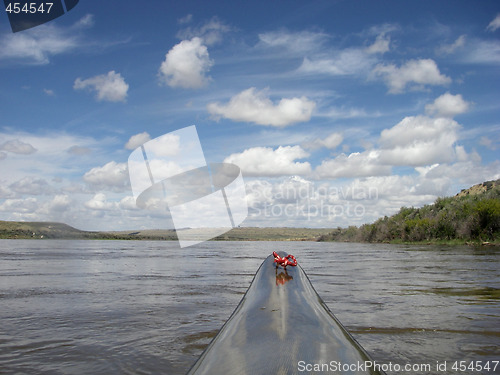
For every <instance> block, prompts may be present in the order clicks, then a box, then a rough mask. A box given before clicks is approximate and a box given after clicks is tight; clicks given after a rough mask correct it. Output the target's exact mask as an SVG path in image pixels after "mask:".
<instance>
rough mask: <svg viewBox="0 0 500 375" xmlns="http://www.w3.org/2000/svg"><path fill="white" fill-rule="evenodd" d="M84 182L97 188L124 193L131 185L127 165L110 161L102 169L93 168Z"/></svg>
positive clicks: (86, 175)
mask: <svg viewBox="0 0 500 375" xmlns="http://www.w3.org/2000/svg"><path fill="white" fill-rule="evenodd" d="M83 180H84V181H85V182H87V183H88V184H90V185H92V186H95V187H96V188H102V189H109V190H113V191H115V190H117V191H123V190H125V189H126V188H127V187H128V185H129V178H128V170H127V163H116V162H115V161H110V162H109V163H107V164H105V165H104V166H102V167H95V168H92V169H91V170H90V171H88V172H87V173H85V175H84V176H83Z"/></svg>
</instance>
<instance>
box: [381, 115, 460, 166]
mask: <svg viewBox="0 0 500 375" xmlns="http://www.w3.org/2000/svg"><path fill="white" fill-rule="evenodd" d="M459 128H460V125H459V124H458V123H457V122H455V121H454V120H451V119H448V118H435V119H433V118H429V117H426V116H415V117H413V116H411V117H405V118H404V119H403V120H402V121H401V122H399V123H398V124H397V125H395V126H393V127H392V128H390V129H385V130H383V131H382V133H381V135H380V139H379V144H380V146H381V154H380V161H381V162H382V163H384V164H387V165H394V166H395V165H406V166H422V165H431V164H435V163H446V162H452V161H455V160H456V158H457V155H456V152H455V148H454V144H455V142H456V141H457V139H458V135H457V131H458V129H459Z"/></svg>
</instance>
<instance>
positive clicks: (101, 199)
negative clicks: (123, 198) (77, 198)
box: [85, 193, 117, 211]
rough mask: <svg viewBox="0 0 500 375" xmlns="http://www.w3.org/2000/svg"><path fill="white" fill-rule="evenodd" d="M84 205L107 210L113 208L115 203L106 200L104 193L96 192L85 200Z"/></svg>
mask: <svg viewBox="0 0 500 375" xmlns="http://www.w3.org/2000/svg"><path fill="white" fill-rule="evenodd" d="M85 207H87V208H90V209H91V210H99V211H100V210H103V211H109V210H113V209H115V208H116V207H117V204H116V203H114V202H107V201H106V195H105V194H103V193H97V194H96V195H94V196H93V197H92V199H90V200H88V201H87V202H85Z"/></svg>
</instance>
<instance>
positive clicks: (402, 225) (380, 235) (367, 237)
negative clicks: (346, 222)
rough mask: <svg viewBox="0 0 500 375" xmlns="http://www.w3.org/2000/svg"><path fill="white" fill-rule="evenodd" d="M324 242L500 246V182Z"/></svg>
mask: <svg viewBox="0 0 500 375" xmlns="http://www.w3.org/2000/svg"><path fill="white" fill-rule="evenodd" d="M320 241H347V242H389V243H435V244H444V243H447V244H500V180H497V181H488V182H484V183H482V184H479V185H475V186H473V187H471V188H470V189H467V190H463V191H462V192H460V193H459V194H457V195H456V196H454V197H447V198H438V199H437V200H436V202H435V203H434V204H431V205H426V206H423V207H421V208H415V207H402V208H401V209H400V210H399V212H398V213H397V214H395V215H393V216H391V217H387V216H385V217H383V218H380V219H378V220H377V221H375V222H374V223H372V224H364V225H362V226H360V227H354V226H351V227H348V228H337V229H335V230H333V231H331V232H330V233H329V234H328V235H326V236H323V237H321V238H320Z"/></svg>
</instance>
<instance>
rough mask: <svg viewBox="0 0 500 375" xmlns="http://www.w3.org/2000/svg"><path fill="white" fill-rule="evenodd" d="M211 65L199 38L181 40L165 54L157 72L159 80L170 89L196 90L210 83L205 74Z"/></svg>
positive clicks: (206, 51) (211, 62) (206, 50)
mask: <svg viewBox="0 0 500 375" xmlns="http://www.w3.org/2000/svg"><path fill="white" fill-rule="evenodd" d="M213 64H214V63H213V61H212V60H210V56H209V54H208V49H207V47H206V46H205V45H204V44H203V40H202V39H201V38H199V37H194V38H192V39H191V40H183V41H182V42H180V43H179V44H176V45H175V46H174V47H173V48H172V49H171V50H170V51H168V53H167V54H166V56H165V61H163V62H162V64H161V66H160V70H159V76H160V80H161V81H162V82H164V83H165V84H167V85H168V86H170V87H181V88H186V89H198V88H201V87H204V86H206V85H207V84H208V82H209V81H210V77H208V76H207V73H208V72H209V71H210V68H211V67H212V65H213Z"/></svg>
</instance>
